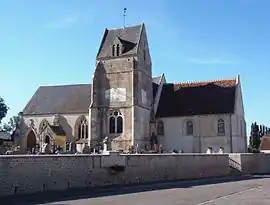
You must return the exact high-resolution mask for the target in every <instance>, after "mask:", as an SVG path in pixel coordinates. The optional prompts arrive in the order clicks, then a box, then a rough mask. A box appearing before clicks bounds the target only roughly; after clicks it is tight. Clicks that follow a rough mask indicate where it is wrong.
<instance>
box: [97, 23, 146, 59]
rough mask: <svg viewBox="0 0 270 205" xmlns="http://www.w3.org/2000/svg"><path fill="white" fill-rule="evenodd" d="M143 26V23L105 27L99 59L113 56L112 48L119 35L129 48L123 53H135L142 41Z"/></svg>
mask: <svg viewBox="0 0 270 205" xmlns="http://www.w3.org/2000/svg"><path fill="white" fill-rule="evenodd" d="M142 28H143V24H140V25H135V26H131V27H125V28H117V29H105V32H104V35H103V38H102V41H101V45H100V48H99V51H98V54H97V59H98V58H106V57H111V48H112V45H113V43H114V40H115V39H116V38H117V37H118V38H119V39H120V41H121V42H122V43H123V44H125V45H126V48H128V49H127V51H126V52H125V53H124V54H123V55H130V54H135V53H136V50H137V46H138V43H139V41H140V36H141V31H142Z"/></svg>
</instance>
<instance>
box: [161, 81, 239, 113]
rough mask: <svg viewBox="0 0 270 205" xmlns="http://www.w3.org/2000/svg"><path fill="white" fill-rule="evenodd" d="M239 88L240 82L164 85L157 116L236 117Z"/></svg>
mask: <svg viewBox="0 0 270 205" xmlns="http://www.w3.org/2000/svg"><path fill="white" fill-rule="evenodd" d="M236 84H237V81H236V79H226V80H215V81H200V82H188V83H176V84H172V83H167V84H164V85H163V89H162V92H161V97H160V101H159V106H158V109H157V114H156V115H157V117H173V116H191V115H204V114H225V113H233V112H234V104H235V89H236Z"/></svg>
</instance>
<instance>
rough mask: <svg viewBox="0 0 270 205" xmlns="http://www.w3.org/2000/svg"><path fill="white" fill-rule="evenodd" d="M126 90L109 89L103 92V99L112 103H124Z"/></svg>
mask: <svg viewBox="0 0 270 205" xmlns="http://www.w3.org/2000/svg"><path fill="white" fill-rule="evenodd" d="M126 96H127V94H126V88H111V89H108V90H106V91H105V98H106V99H107V100H110V101H112V102H126Z"/></svg>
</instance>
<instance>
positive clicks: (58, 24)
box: [45, 16, 79, 29]
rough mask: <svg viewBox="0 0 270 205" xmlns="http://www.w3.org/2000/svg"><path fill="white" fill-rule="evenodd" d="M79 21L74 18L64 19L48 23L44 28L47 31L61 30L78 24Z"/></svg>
mask: <svg viewBox="0 0 270 205" xmlns="http://www.w3.org/2000/svg"><path fill="white" fill-rule="evenodd" d="M78 21H79V19H78V18H77V17H74V16H70V17H67V18H65V19H62V20H59V21H55V22H49V23H47V24H45V28H47V29H61V28H66V27H69V26H71V25H73V24H76V23H78Z"/></svg>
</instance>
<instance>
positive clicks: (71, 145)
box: [68, 142, 76, 154]
mask: <svg viewBox="0 0 270 205" xmlns="http://www.w3.org/2000/svg"><path fill="white" fill-rule="evenodd" d="M68 152H70V153H72V154H74V153H76V145H75V143H74V142H70V143H69V146H68Z"/></svg>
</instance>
